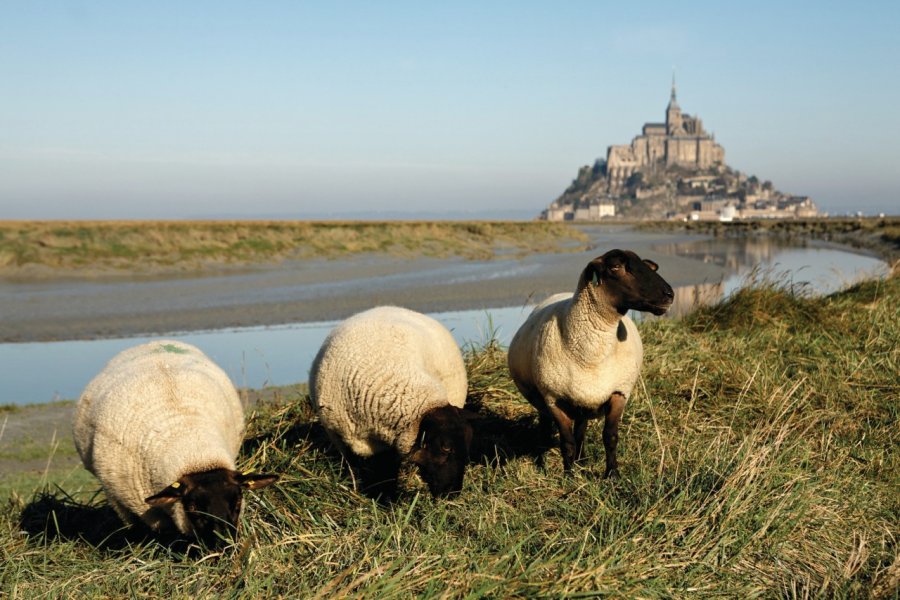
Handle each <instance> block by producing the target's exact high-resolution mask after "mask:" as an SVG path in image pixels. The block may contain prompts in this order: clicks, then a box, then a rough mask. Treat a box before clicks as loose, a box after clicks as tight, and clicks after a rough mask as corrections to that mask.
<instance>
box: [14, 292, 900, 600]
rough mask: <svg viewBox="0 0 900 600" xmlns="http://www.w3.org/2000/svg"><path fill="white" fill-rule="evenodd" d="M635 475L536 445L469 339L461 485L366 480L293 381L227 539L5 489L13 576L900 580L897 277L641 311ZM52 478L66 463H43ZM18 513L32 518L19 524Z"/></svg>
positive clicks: (81, 584)
mask: <svg viewBox="0 0 900 600" xmlns="http://www.w3.org/2000/svg"><path fill="white" fill-rule="evenodd" d="M642 335H643V337H644V341H645V356H646V358H645V368H644V373H643V376H642V380H641V382H640V383H639V385H638V387H637V389H636V390H635V394H634V395H633V397H632V398H631V400H630V402H629V405H628V409H627V410H626V413H625V418H624V422H623V429H622V430H621V431H620V433H621V442H620V444H619V453H620V461H621V465H620V467H621V471H622V475H623V476H622V479H620V480H617V481H606V480H603V479H601V478H600V477H599V475H601V474H602V470H603V469H602V462H603V458H602V457H603V450H602V442H601V440H600V428H599V427H598V426H597V423H596V422H595V423H593V424H592V425H591V427H590V428H589V430H588V443H587V454H588V464H587V467H586V468H585V469H584V470H582V471H581V472H580V473H578V474H576V475H575V476H572V477H566V476H563V475H562V473H561V462H560V459H559V454H558V451H556V450H554V451H551V452H550V453H549V454H548V456H547V461H546V465H545V467H544V468H540V467H538V466H537V465H536V461H535V457H534V456H533V452H532V445H531V440H532V439H534V436H535V434H536V424H535V422H534V412H533V410H532V409H531V408H530V407H529V406H528V405H527V404H525V403H524V401H523V400H522V399H521V398H520V397H519V396H518V394H517V393H515V391H514V389H513V387H512V385H511V383H510V381H509V379H508V376H507V373H506V369H505V365H504V359H505V357H504V352H503V350H502V349H500V348H498V347H496V346H495V345H494V344H492V343H487V344H486V345H482V344H479V345H478V346H477V347H476V348H474V349H472V350H471V351H470V352H469V353H468V356H467V364H468V368H469V372H470V392H471V393H470V398H469V403H470V404H471V406H472V408H474V409H475V410H477V411H478V412H479V413H481V415H482V420H481V421H480V423H479V424H478V431H479V436H478V437H479V439H480V448H479V452H478V454H477V459H476V464H475V465H474V466H473V467H472V468H471V469H470V471H469V474H468V475H467V479H466V484H465V488H464V490H463V493H462V495H461V496H460V497H459V498H458V499H455V500H452V501H434V500H432V499H431V498H430V497H429V496H428V495H427V493H425V494H423V493H422V492H423V491H424V488H423V486H422V485H421V484H420V483H419V482H418V481H417V480H416V479H415V478H414V477H409V478H407V480H406V481H405V487H406V490H407V491H406V493H405V495H404V496H403V497H402V498H401V500H400V501H399V502H398V503H397V504H395V505H393V506H392V507H388V508H384V507H379V506H377V505H375V504H374V503H373V502H371V501H370V500H368V499H366V498H365V497H362V496H360V495H359V494H357V493H356V492H355V491H354V489H353V484H352V481H351V479H350V477H349V476H348V475H347V474H346V473H345V472H343V471H342V469H341V466H340V464H339V462H338V460H337V459H336V458H335V457H334V456H333V454H331V453H330V452H329V450H328V445H327V443H326V441H325V439H324V436H323V435H322V432H321V430H320V429H319V428H318V427H317V426H316V424H315V423H314V421H313V419H312V415H311V414H310V411H309V408H308V406H307V403H306V402H305V394H304V391H303V389H302V388H282V389H278V390H272V391H269V392H268V397H267V398H265V399H263V400H262V401H261V402H260V403H259V404H258V405H257V408H256V410H255V412H254V413H253V415H252V419H251V423H250V430H249V436H248V441H247V443H246V444H245V448H244V451H243V453H242V457H241V459H240V462H241V466H242V467H249V468H256V469H260V470H266V471H275V472H279V473H281V474H282V475H283V481H282V482H281V483H280V484H278V485H277V486H276V487H275V488H270V489H268V490H265V491H261V492H260V493H258V494H253V495H252V496H251V497H250V498H249V499H248V502H247V503H246V504H245V506H246V510H245V513H244V516H243V523H242V533H243V535H242V537H241V538H240V540H239V541H238V543H237V544H236V545H235V546H234V547H232V548H230V549H228V550H227V551H226V552H225V553H224V554H222V555H204V554H202V553H200V554H199V555H189V556H184V555H182V554H180V553H179V551H178V550H177V549H172V548H169V547H166V546H164V545H161V544H159V543H157V542H154V541H146V540H144V541H140V540H136V539H134V538H133V537H129V536H128V535H125V534H123V533H122V532H120V531H117V529H116V528H117V525H116V521H115V519H114V518H112V517H111V515H110V513H109V511H108V509H106V508H105V505H104V504H103V502H102V499H101V498H99V497H95V496H94V492H95V490H96V487H97V486H96V484H94V483H92V482H88V483H78V481H74V480H69V481H67V482H66V483H65V484H63V486H62V489H56V488H51V489H50V490H49V495H45V496H35V497H32V496H30V494H29V492H30V491H31V490H30V488H20V489H19V490H18V491H17V494H16V495H14V496H12V497H11V498H9V499H3V498H0V589H2V590H4V591H6V592H7V594H8V595H9V596H10V597H30V596H39V595H48V596H73V595H86V596H87V595H90V596H111V597H119V596H125V595H128V596H131V597H165V596H172V595H174V596H176V597H183V596H202V597H205V596H210V597H212V596H217V597H218V596H226V597H279V596H281V597H344V596H351V597H367V598H372V597H378V598H381V597H413V596H425V597H482V596H488V597H536V596H546V597H561V596H567V595H579V594H584V593H593V592H601V593H606V594H609V595H611V596H614V597H628V598H631V597H645V598H651V597H652V598H669V597H687V596H691V597H708V596H712V595H717V596H720V597H759V596H765V597H772V596H780V597H784V596H790V597H795V596H800V597H807V596H815V597H867V596H869V595H870V594H871V595H874V596H875V597H892V595H893V594H896V593H897V592H896V589H897V588H896V586H897V583H898V581H900V561H898V550H900V546H898V540H897V535H898V531H900V494H898V490H900V455H898V452H897V448H898V429H897V423H898V421H900V402H898V398H900V383H898V380H897V373H898V372H900V344H898V341H900V277H894V278H892V279H890V280H888V281H881V282H868V283H865V284H862V285H860V286H857V287H855V288H853V289H851V290H849V291H848V292H844V293H841V294H838V295H835V296H832V297H829V298H824V299H804V298H798V297H795V296H792V295H790V294H789V293H786V292H785V291H783V290H781V289H779V287H778V286H777V285H774V286H773V285H763V286H757V287H754V288H750V289H745V290H743V291H741V292H739V293H738V294H736V295H735V296H733V297H732V299H730V300H728V301H727V302H725V303H724V304H720V305H717V306H714V307H711V308H708V309H704V310H701V311H700V312H697V313H695V314H694V315H693V316H691V317H689V318H687V319H685V320H681V321H666V320H660V321H654V322H648V323H644V324H642ZM50 481H51V482H52V481H53V478H52V477H51V478H50ZM23 531H24V532H25V533H23Z"/></svg>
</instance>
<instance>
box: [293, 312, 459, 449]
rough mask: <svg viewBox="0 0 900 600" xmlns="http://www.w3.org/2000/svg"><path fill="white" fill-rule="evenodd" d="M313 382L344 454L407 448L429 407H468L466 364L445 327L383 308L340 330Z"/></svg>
mask: <svg viewBox="0 0 900 600" xmlns="http://www.w3.org/2000/svg"><path fill="white" fill-rule="evenodd" d="M309 388H310V397H311V399H312V404H313V408H314V409H315V410H316V412H317V413H318V414H319V419H320V421H321V422H322V425H323V426H324V427H325V430H326V431H327V432H328V434H329V436H330V437H331V439H332V440H333V441H334V442H335V444H336V445H337V446H338V447H339V448H340V449H341V451H342V452H345V453H346V452H347V450H349V451H350V452H352V453H353V454H356V455H357V456H361V457H369V456H372V455H373V454H376V453H378V452H380V451H382V450H385V449H386V448H388V447H392V448H395V449H396V450H397V451H398V452H399V453H400V454H407V453H409V452H410V451H411V450H412V447H413V444H414V443H415V439H416V435H417V434H418V430H419V425H420V422H421V420H422V416H423V415H424V414H425V413H427V412H428V411H430V410H433V409H435V408H440V407H442V406H447V405H450V406H455V407H457V408H462V407H463V405H464V404H465V401H466V368H465V365H464V364H463V359H462V355H461V353H460V351H459V347H458V346H457V345H456V342H455V341H454V339H453V336H451V335H450V332H449V331H447V329H446V328H445V327H444V326H443V325H441V324H440V323H438V322H437V321H435V320H434V319H432V318H431V317H428V316H425V315H423V314H421V313H417V312H414V311H411V310H408V309H405V308H399V307H396V306H382V307H378V308H373V309H370V310H367V311H364V312H361V313H359V314H357V315H354V316H352V317H350V318H349V319H347V320H346V321H344V322H343V323H341V324H339V325H338V326H337V327H335V328H334V330H333V331H332V332H331V333H330V334H329V335H328V337H327V338H326V339H325V342H324V343H323V344H322V347H321V348H320V349H319V353H318V355H316V359H315V360H314V361H313V365H312V368H311V370H310V377H309Z"/></svg>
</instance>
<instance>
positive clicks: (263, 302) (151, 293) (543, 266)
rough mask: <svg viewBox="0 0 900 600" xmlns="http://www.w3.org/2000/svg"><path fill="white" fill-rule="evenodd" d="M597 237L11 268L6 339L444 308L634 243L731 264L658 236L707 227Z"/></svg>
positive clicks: (521, 292) (563, 274)
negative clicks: (93, 267) (137, 271)
mask: <svg viewBox="0 0 900 600" xmlns="http://www.w3.org/2000/svg"><path fill="white" fill-rule="evenodd" d="M579 229H581V231H583V232H584V233H585V234H586V235H587V237H588V240H589V241H588V242H587V243H586V244H579V245H578V246H577V247H572V248H568V249H566V251H563V252H559V251H543V252H537V253H533V254H528V255H524V256H523V255H522V254H521V253H520V252H515V253H513V252H510V253H509V254H504V253H503V251H502V249H500V250H499V251H498V252H496V253H495V255H494V257H493V258H490V259H467V258H463V257H458V256H457V257H446V258H439V257H427V258H405V257H399V256H394V255H387V254H381V253H378V254H376V253H365V254H354V255H350V256H343V257H340V258H334V259H329V258H308V259H303V260H284V261H282V262H280V263H277V264H257V265H252V264H251V265H245V266H243V267H241V268H240V269H230V270H228V271H227V272H219V273H212V274H210V273H209V272H206V273H204V274H199V275H198V274H193V275H191V274H178V275H164V276H160V275H140V276H123V275H121V274H117V275H115V276H100V277H98V276H96V275H95V274H92V275H91V276H90V277H78V276H77V275H78V274H77V273H73V274H71V275H67V276H65V277H50V278H48V277H40V278H33V279H16V280H11V279H6V280H0V307H2V309H0V342H31V341H52V340H71V339H93V338H101V337H120V336H132V335H139V334H160V333H168V332H182V331H197V330H204V329H219V328H227V327H243V326H260V325H277V324H283V323H295V322H309V321H322V320H332V319H342V318H345V317H347V316H349V315H351V314H353V313H355V312H358V311H360V310H364V309H366V308H370V307H372V306H376V305H381V304H395V305H401V306H406V307H408V308H412V309H414V310H419V311H427V312H435V311H444V310H464V309H480V308H495V307H502V306H515V305H519V304H526V303H530V302H535V301H538V300H541V299H543V298H544V297H546V296H548V295H550V294H553V293H556V292H560V291H567V290H572V289H574V287H575V283H576V281H577V278H578V274H579V273H580V271H581V269H582V268H583V267H584V265H585V264H587V262H588V261H589V260H591V259H592V258H594V257H596V256H598V255H599V254H602V253H603V252H606V251H607V250H610V249H612V248H627V249H631V250H634V251H635V252H637V253H638V254H639V255H640V256H641V257H644V258H650V259H652V260H654V261H656V262H657V263H659V265H660V273H661V274H662V275H663V276H664V277H665V278H666V279H667V280H668V281H669V282H670V283H671V284H672V285H673V286H680V285H690V284H696V283H703V282H714V281H719V280H720V279H722V278H723V277H724V276H725V275H726V271H725V269H724V268H722V267H720V266H717V265H713V264H708V263H702V262H698V261H695V260H690V259H687V258H681V257H676V256H671V255H666V254H664V253H663V252H662V251H660V250H657V249H656V248H657V247H660V248H661V247H662V246H663V245H664V244H669V243H672V242H673V241H679V240H687V239H698V238H697V236H696V235H694V236H689V235H686V234H677V233H675V234H673V233H671V232H650V233H639V232H635V231H632V230H631V229H630V228H629V227H621V226H587V227H583V228H579Z"/></svg>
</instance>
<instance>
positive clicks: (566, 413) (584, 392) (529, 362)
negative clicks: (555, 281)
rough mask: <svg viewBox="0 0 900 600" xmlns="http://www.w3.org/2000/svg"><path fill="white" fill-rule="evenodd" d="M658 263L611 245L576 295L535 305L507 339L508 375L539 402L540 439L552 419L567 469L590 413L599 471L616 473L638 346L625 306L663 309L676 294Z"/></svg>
mask: <svg viewBox="0 0 900 600" xmlns="http://www.w3.org/2000/svg"><path fill="white" fill-rule="evenodd" d="M657 269H658V267H657V265H656V263H654V262H652V261H650V260H641V259H640V258H639V257H638V255H637V254H635V253H634V252H630V251H627V250H610V251H609V252H607V253H606V254H604V255H603V256H599V257H597V258H595V259H594V260H592V261H591V262H590V263H588V265H587V266H586V267H585V268H584V270H583V271H582V272H581V276H580V277H579V280H578V286H577V288H576V290H575V293H574V294H556V295H554V296H551V297H550V298H548V299H547V300H545V301H544V302H543V303H541V304H540V305H538V306H537V307H535V309H534V310H533V311H532V313H531V314H530V315H529V316H528V318H527V319H526V320H525V323H524V324H522V326H521V327H520V328H519V330H518V331H517V332H516V334H515V336H513V339H512V342H510V346H509V353H508V357H507V362H508V366H509V372H510V375H511V376H512V378H513V381H514V382H515V384H516V387H517V388H518V389H519V391H520V392H521V393H522V395H523V396H524V397H525V398H526V399H527V400H528V401H529V402H530V403H531V404H532V405H533V406H534V407H535V408H536V409H537V411H538V417H539V425H540V432H541V439H542V440H543V441H544V442H545V443H546V441H547V440H549V439H550V438H551V437H552V427H553V425H552V422H553V421H555V422H556V425H557V427H558V429H559V447H560V452H561V453H562V459H563V468H564V470H565V471H571V469H572V466H573V465H574V464H575V462H576V461H579V460H580V459H581V458H582V454H583V450H584V435H585V431H586V429H587V422H588V420H589V419H594V418H598V417H600V416H603V417H605V422H604V425H603V446H604V449H605V450H606V470H605V473H604V476H605V477H618V475H619V471H618V462H617V459H616V446H617V445H618V440H619V435H618V430H619V421H620V419H621V418H622V413H623V411H624V410H625V403H626V401H627V399H628V396H629V394H631V390H632V388H633V387H634V384H635V382H636V380H637V377H638V374H639V372H640V368H641V362H642V360H643V353H644V350H643V345H642V344H641V337H640V335H639V334H638V330H637V327H635V324H634V323H633V322H632V320H631V319H630V318H628V317H627V316H625V313H627V312H628V310H639V311H649V312H651V313H653V314H655V315H661V314H663V313H665V312H666V310H667V309H668V308H669V306H671V304H672V300H673V299H674V293H673V292H672V288H671V287H670V286H669V284H668V283H666V281H665V280H664V279H663V278H662V277H660V276H659V275H658V274H657V273H656V271H657Z"/></svg>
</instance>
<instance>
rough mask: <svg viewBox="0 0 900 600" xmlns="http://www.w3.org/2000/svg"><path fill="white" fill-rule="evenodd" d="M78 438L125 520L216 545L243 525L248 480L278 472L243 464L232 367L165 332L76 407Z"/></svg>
mask: <svg viewBox="0 0 900 600" xmlns="http://www.w3.org/2000/svg"><path fill="white" fill-rule="evenodd" d="M73 433H74V437H75V447H76V448H77V449H78V454H79V455H81V460H82V462H83V463H84V466H85V468H87V470H88V471H90V472H91V473H93V474H94V475H95V476H96V477H97V479H99V480H100V483H101V484H102V485H103V489H104V491H105V492H106V497H107V499H108V501H109V503H110V505H111V506H112V507H113V508H114V509H115V510H116V512H117V513H118V514H119V516H120V517H121V518H122V520H123V521H125V522H126V523H134V522H135V520H136V519H137V518H139V519H141V520H142V521H143V522H144V523H145V524H146V525H147V526H149V527H150V529H151V530H153V531H156V532H160V533H174V532H175V531H176V530H177V531H178V532H180V533H181V534H184V535H190V534H193V535H194V536H196V537H197V538H198V539H199V540H200V541H201V542H203V543H205V544H207V545H213V544H215V543H216V542H217V540H218V538H219V536H218V535H217V534H218V533H219V532H221V531H227V530H235V529H236V527H237V519H238V515H239V514H240V509H241V496H242V493H241V492H242V489H243V488H247V489H258V488H262V487H265V486H267V485H269V484H271V483H274V482H275V481H276V479H277V476H274V475H261V474H257V475H251V474H245V473H241V472H239V471H236V470H235V464H234V459H235V457H236V456H237V453H238V450H239V449H240V446H241V441H242V439H243V433H244V412H243V409H242V408H241V402H240V399H239V398H238V395H237V392H236V391H235V389H234V386H233V385H232V383H231V381H230V380H229V379H228V376H227V375H226V374H225V373H224V372H223V371H222V370H221V369H220V368H219V367H217V366H216V365H215V364H214V363H213V362H212V361H210V360H209V358H207V356H206V355H205V354H203V353H202V352H201V351H200V350H199V349H197V348H195V347H194V346H191V345H189V344H185V343H182V342H178V341H172V340H161V341H157V342H151V343H148V344H143V345H140V346H136V347H134V348H130V349H128V350H124V351H123V352H121V353H119V354H118V355H117V356H115V357H114V358H113V359H112V360H111V361H109V364H107V365H106V367H105V368H104V369H103V370H102V371H101V372H100V373H99V374H98V375H97V376H96V377H95V378H94V379H93V380H92V381H91V382H90V383H89V384H88V385H87V387H86V388H85V390H84V392H83V393H82V394H81V398H80V399H79V400H78V405H77V406H76V408H75V417H74V423H73Z"/></svg>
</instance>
